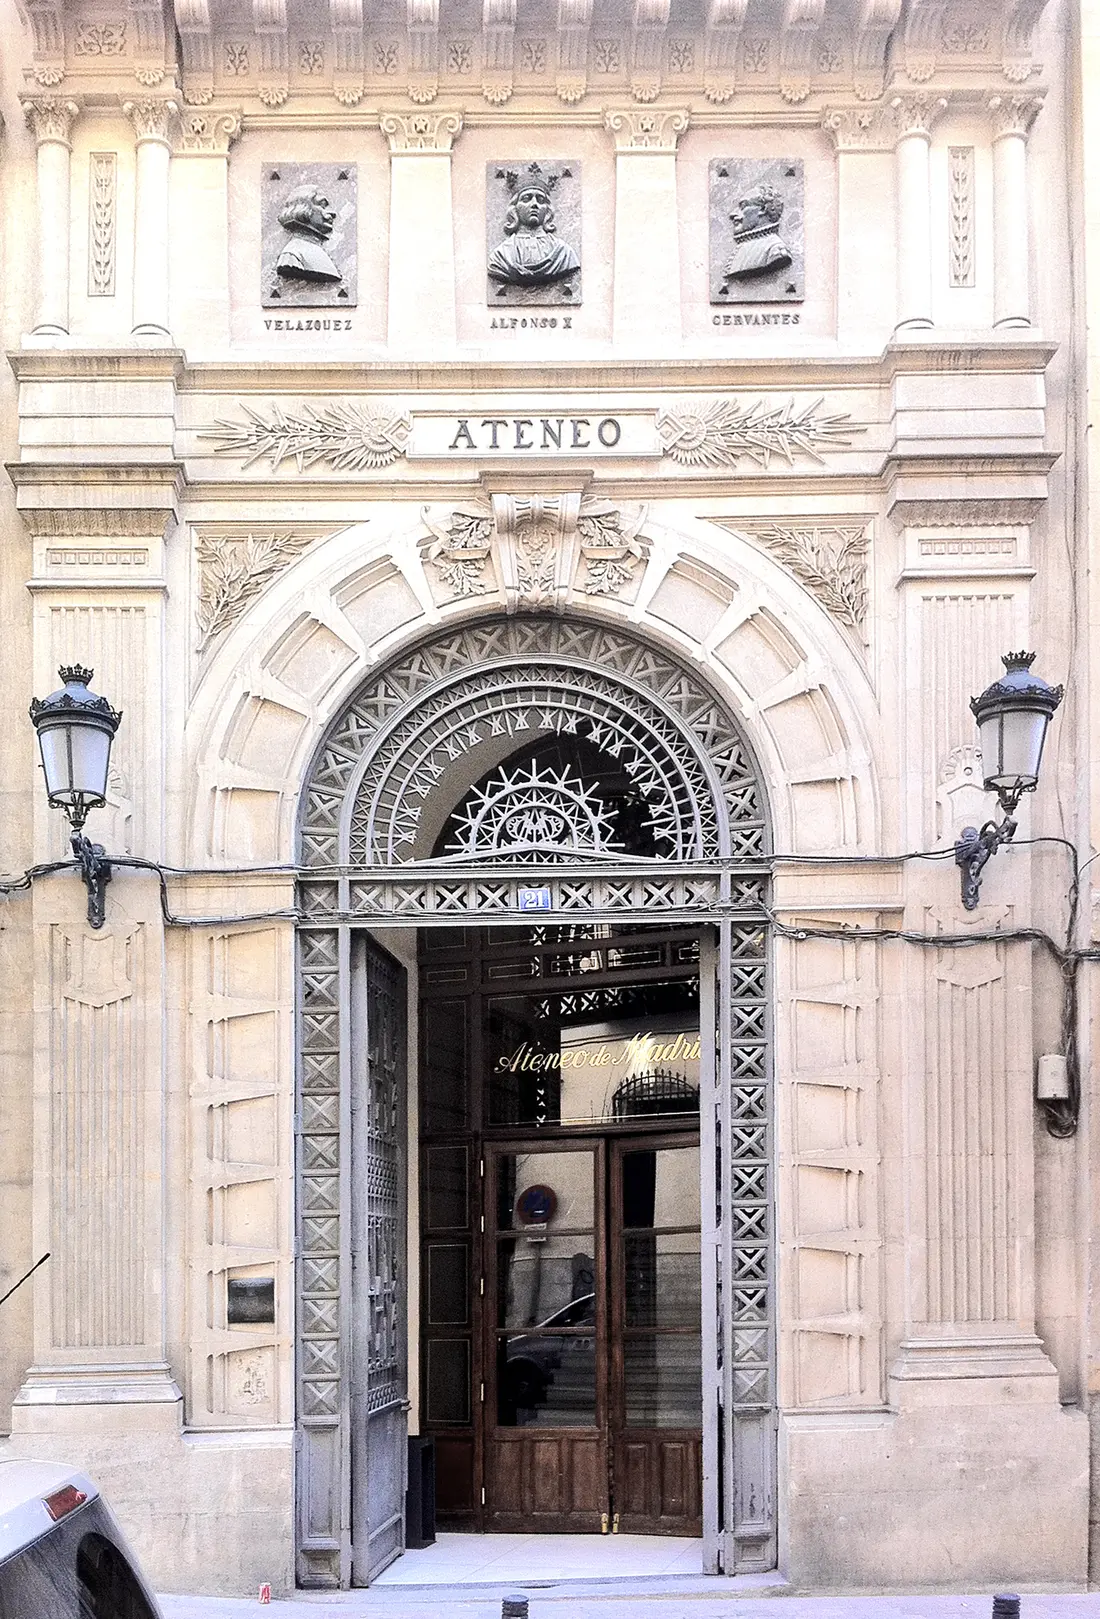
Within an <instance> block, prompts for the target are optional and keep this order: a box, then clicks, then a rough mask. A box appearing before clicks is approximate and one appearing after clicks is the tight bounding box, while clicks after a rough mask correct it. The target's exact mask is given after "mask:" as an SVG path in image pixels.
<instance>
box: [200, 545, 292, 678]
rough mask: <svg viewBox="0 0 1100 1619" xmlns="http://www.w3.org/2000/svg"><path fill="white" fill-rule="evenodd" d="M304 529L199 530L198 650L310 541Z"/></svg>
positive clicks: (286, 566) (226, 625) (228, 623)
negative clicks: (211, 532) (217, 532)
mask: <svg viewBox="0 0 1100 1619" xmlns="http://www.w3.org/2000/svg"><path fill="white" fill-rule="evenodd" d="M312 540H313V536H312V535H310V534H279V533H275V532H272V533H270V534H246V535H242V536H232V535H209V534H207V535H201V536H200V537H199V541H198V545H197V547H196V553H195V554H196V558H197V560H198V564H199V600H198V610H197V613H196V618H197V622H198V631H199V651H200V652H204V651H205V650H206V648H207V647H208V646H209V645H210V643H211V642H212V641H214V640H216V639H217V637H218V636H219V635H222V634H223V633H224V632H225V631H226V630H227V629H229V627H230V625H231V624H235V623H236V621H237V619H238V618H240V616H241V614H242V613H243V612H244V610H245V608H246V607H247V606H248V604H249V602H251V601H253V600H254V599H255V597H257V596H258V595H259V594H260V592H261V590H263V588H264V586H265V585H267V584H270V582H271V580H272V579H274V578H275V576H276V575H277V574H280V573H282V571H283V569H284V568H288V567H289V566H290V564H291V563H292V562H294V561H296V560H297V558H298V557H299V556H301V554H302V552H303V551H304V550H305V549H306V547H307V546H308V545H310V544H311V543H312Z"/></svg>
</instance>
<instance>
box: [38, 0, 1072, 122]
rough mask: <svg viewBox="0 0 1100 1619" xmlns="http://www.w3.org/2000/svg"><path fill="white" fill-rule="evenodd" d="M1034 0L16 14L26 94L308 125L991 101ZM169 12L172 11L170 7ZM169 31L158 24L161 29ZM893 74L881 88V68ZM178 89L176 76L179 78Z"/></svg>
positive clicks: (1021, 65) (45, 4) (494, 1)
mask: <svg viewBox="0 0 1100 1619" xmlns="http://www.w3.org/2000/svg"><path fill="white" fill-rule="evenodd" d="M1044 5H1045V0H1000V4H996V5H987V6H985V7H984V8H978V9H975V8H974V7H972V6H970V7H964V6H963V5H961V4H960V3H958V0H955V3H949V0H921V3H920V4H913V5H910V6H909V7H907V8H905V10H904V14H903V8H902V6H901V0H856V3H853V4H852V5H846V6H841V5H840V4H838V3H837V0H784V3H783V4H781V5H779V4H777V5H775V6H771V7H766V8H758V7H750V6H749V5H748V4H747V0H708V4H707V5H706V7H704V8H698V7H694V6H691V7H689V6H688V5H687V4H685V3H684V0H629V3H627V0H624V3H623V4H622V5H621V6H619V7H616V8H610V7H602V8H598V7H595V6H594V5H593V3H592V0H556V4H555V5H554V6H552V7H550V8H542V10H541V11H539V12H535V11H534V9H533V8H524V7H518V8H517V6H516V4H515V0H482V3H481V4H479V5H478V6H477V7H476V8H474V9H473V10H470V9H469V8H466V9H464V10H462V11H458V10H455V9H454V8H450V9H449V8H448V7H446V6H441V4H440V0H409V3H407V4H404V5H401V6H399V7H393V8H383V10H382V11H381V12H380V11H379V10H378V9H377V8H372V7H370V6H367V5H365V4H364V0H329V3H327V4H324V5H317V6H315V7H312V8H306V9H305V10H304V11H301V15H300V16H299V15H296V14H292V11H291V10H290V9H289V8H288V5H287V0H248V3H247V4H246V3H241V4H231V3H230V0H172V3H171V4H169V5H168V6H167V7H165V8H164V9H163V11H162V8H161V7H160V6H159V5H155V6H154V5H150V4H139V5H134V4H131V5H130V6H129V7H128V8H127V7H119V8H118V10H119V11H120V12H122V13H123V14H122V15H114V16H112V17H111V18H110V19H109V20H102V19H100V18H98V17H96V18H88V17H87V16H86V15H85V16H81V15H79V14H78V13H77V12H76V11H75V10H71V9H70V8H67V7H66V6H64V5H63V4H62V0H35V3H34V5H33V6H32V7H30V8H28V20H29V23H30V30H29V34H30V38H29V39H28V50H27V54H28V57H29V58H30V59H29V60H28V61H27V62H26V64H25V73H26V77H27V79H28V89H29V90H31V91H32V92H33V91H35V90H36V89H38V90H42V91H44V92H52V91H57V90H58V88H59V87H61V86H63V87H64V93H65V94H71V93H76V94H79V95H83V94H85V93H86V94H87V95H89V96H90V97H92V98H95V97H97V96H100V95H102V94H104V93H105V92H108V91H109V92H110V93H111V94H112V95H114V96H115V97H116V98H117V97H119V96H120V95H121V96H125V95H134V96H141V95H147V94H149V93H150V92H152V93H157V94H161V93H163V94H178V95H180V96H181V99H182V102H183V103H184V104H186V105H187V106H192V107H205V106H207V105H209V104H211V103H212V102H215V101H221V102H226V101H228V102H231V103H233V104H237V103H240V104H241V105H242V106H243V107H244V108H245V110H246V113H251V112H255V113H257V114H258V115H261V116H262V115H263V114H265V113H269V112H279V111H288V112H291V113H292V114H293V115H294V116H302V115H303V114H304V115H305V116H307V117H309V116H311V115H312V114H313V113H314V112H315V111H316V110H318V109H320V108H324V107H325V106H326V105H327V106H328V107H329V108H331V109H333V110H334V111H335V112H337V113H338V114H339V113H340V112H341V111H343V112H348V111H356V110H358V109H359V107H360V105H361V104H362V105H367V104H369V105H371V106H372V107H373V110H374V117H375V120H376V119H377V116H378V114H379V112H380V111H388V110H393V111H399V110H408V109H410V108H414V107H417V106H425V105H428V104H434V103H436V102H437V100H438V101H441V102H442V103H443V104H444V105H445V106H446V107H447V108H448V109H449V110H451V109H453V110H455V111H458V112H461V113H462V114H463V115H465V116H467V117H468V116H470V115H471V114H472V113H474V112H475V110H476V109H477V107H478V106H479V105H480V106H481V107H487V108H490V109H491V108H494V107H495V108H501V109H505V108H507V109H509V110H511V109H512V107H513V105H514V104H516V103H518V104H520V105H521V106H524V107H526V106H529V105H531V104H537V105H538V107H539V110H540V112H541V114H542V116H543V117H544V118H545V117H546V115H547V114H548V113H549V114H551V115H552V114H553V113H554V112H555V110H557V109H559V108H561V107H566V108H570V107H575V106H579V105H581V104H582V103H588V102H589V101H592V100H596V101H602V102H603V104H604V105H608V104H611V103H613V102H622V103H623V104H624V105H631V104H634V105H643V106H644V105H650V104H656V103H657V102H658V101H667V102H668V103H669V104H670V105H676V106H688V107H692V108H694V107H695V106H697V105H698V106H699V107H700V108H701V107H704V106H707V105H710V106H714V107H721V106H727V105H730V104H733V103H742V104H744V105H746V106H749V105H751V106H752V107H753V109H754V110H756V111H759V109H760V107H761V106H762V105H764V106H769V105H775V106H777V107H780V108H781V107H782V106H784V105H785V106H787V107H800V106H802V105H804V104H805V103H806V102H807V101H808V100H809V99H811V98H815V97H817V98H820V99H821V100H823V101H836V100H838V99H847V98H849V97H854V98H855V99H856V100H862V101H868V102H874V101H876V100H877V99H879V98H880V97H881V96H882V95H883V94H884V93H889V91H890V89H891V88H892V89H893V90H894V92H895V93H896V92H898V91H899V90H904V89H906V88H909V89H926V88H929V87H931V86H932V84H933V82H934V83H935V85H936V88H937V89H938V88H940V86H941V84H946V83H951V84H959V85H964V84H968V83H969V84H973V83H976V82H978V81H979V80H981V81H982V82H983V83H984V85H985V88H986V89H987V91H988V92H989V93H992V92H993V91H994V90H995V89H996V88H997V87H998V86H1000V87H1001V88H1002V89H1003V88H1004V87H1005V86H1006V85H1007V86H1012V85H1017V86H1019V85H1024V84H1027V83H1029V82H1030V81H1032V80H1033V79H1034V77H1035V74H1036V72H1037V68H1036V64H1035V62H1034V59H1033V35H1034V31H1035V27H1036V24H1037V22H1038V20H1039V17H1040V15H1041V13H1042V11H1043V9H1044ZM173 13H174V15H173ZM165 23H167V25H168V26H167V27H166V26H165ZM887 62H889V63H890V64H891V68H892V78H893V84H892V86H891V85H890V84H889V83H888V77H887V72H886V64H887ZM177 81H178V82H177Z"/></svg>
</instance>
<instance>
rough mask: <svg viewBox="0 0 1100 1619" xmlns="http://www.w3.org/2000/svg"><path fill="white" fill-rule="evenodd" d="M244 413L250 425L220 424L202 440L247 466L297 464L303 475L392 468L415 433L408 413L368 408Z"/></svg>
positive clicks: (248, 408)
mask: <svg viewBox="0 0 1100 1619" xmlns="http://www.w3.org/2000/svg"><path fill="white" fill-rule="evenodd" d="M241 408H242V409H243V411H244V413H245V416H246V417H247V421H245V422H227V421H221V420H219V421H218V422H216V423H215V424H214V426H213V427H211V428H208V429H207V430H206V431H205V432H203V433H201V434H200V437H201V438H205V439H213V440H215V441H216V447H215V451H214V453H215V454H216V455H235V456H241V457H242V458H243V460H244V464H245V466H246V467H250V466H252V464H253V463H254V462H256V461H263V460H266V461H268V462H269V463H270V465H271V469H272V471H273V472H277V471H278V469H279V468H280V467H281V466H282V464H283V462H284V461H293V462H294V463H295V464H296V466H297V468H298V471H299V472H305V471H306V470H307V469H308V468H309V467H314V466H318V465H324V466H329V467H331V468H332V469H333V471H335V472H364V471H367V470H369V469H373V468H376V467H387V466H389V465H391V463H392V462H394V461H397V460H398V459H399V458H400V457H401V456H402V455H404V453H405V447H406V445H407V444H408V440H409V434H410V432H411V431H412V419H411V417H410V416H409V415H408V414H407V413H405V412H388V411H386V410H373V409H371V408H370V407H369V406H365V405H353V404H342V403H341V404H335V403H334V404H327V405H320V406H314V405H303V406H302V407H301V408H300V409H299V410H296V411H284V410H281V409H280V408H279V407H278V406H274V407H273V410H272V414H271V415H270V416H262V415H261V414H260V412H259V411H257V410H254V409H253V408H252V406H250V405H243V406H242V407H241Z"/></svg>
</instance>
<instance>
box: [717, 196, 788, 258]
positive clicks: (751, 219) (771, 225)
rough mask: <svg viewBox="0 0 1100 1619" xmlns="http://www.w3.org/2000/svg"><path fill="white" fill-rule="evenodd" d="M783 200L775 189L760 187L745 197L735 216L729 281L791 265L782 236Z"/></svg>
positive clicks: (733, 216)
mask: <svg viewBox="0 0 1100 1619" xmlns="http://www.w3.org/2000/svg"><path fill="white" fill-rule="evenodd" d="M782 217H783V198H782V197H781V196H780V195H779V192H778V191H776V190H775V188H774V187H773V186H769V185H758V186H756V187H755V188H754V189H753V190H752V191H750V192H748V193H747V194H746V195H745V196H743V197H742V198H741V200H740V202H739V203H738V204H737V207H736V208H735V209H734V211H733V213H732V214H730V222H731V223H732V225H733V240H734V250H733V253H732V255H731V256H730V258H729V259H728V260H727V262H726V267H725V269H724V271H723V272H722V273H723V276H724V277H725V279H726V280H743V279H745V278H746V277H748V276H754V275H763V274H765V273H766V272H767V271H768V270H782V269H783V268H785V266H786V265H788V264H790V262H791V251H790V249H789V248H788V246H787V244H786V243H785V242H784V241H783V239H782V237H781V236H780V234H779V221H780V220H781V219H782Z"/></svg>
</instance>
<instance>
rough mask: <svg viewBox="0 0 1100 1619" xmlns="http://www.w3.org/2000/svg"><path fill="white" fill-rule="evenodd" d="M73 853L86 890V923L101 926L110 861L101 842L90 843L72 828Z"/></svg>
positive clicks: (105, 912)
mask: <svg viewBox="0 0 1100 1619" xmlns="http://www.w3.org/2000/svg"><path fill="white" fill-rule="evenodd" d="M70 842H71V844H72V850H73V855H74V856H75V858H76V862H77V865H78V866H79V867H80V875H81V877H82V878H83V879H84V886H85V888H86V889H87V890H88V925H89V927H93V928H101V927H102V926H103V924H104V922H105V921H106V920H107V884H108V883H109V882H110V880H111V862H110V861H109V860H108V859H107V858H106V855H107V851H106V850H105V849H104V847H103V845H102V843H92V842H91V840H90V839H88V838H86V837H85V836H84V834H83V833H82V832H80V831H77V830H75V829H74V831H73V834H72V837H71V838H70Z"/></svg>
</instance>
